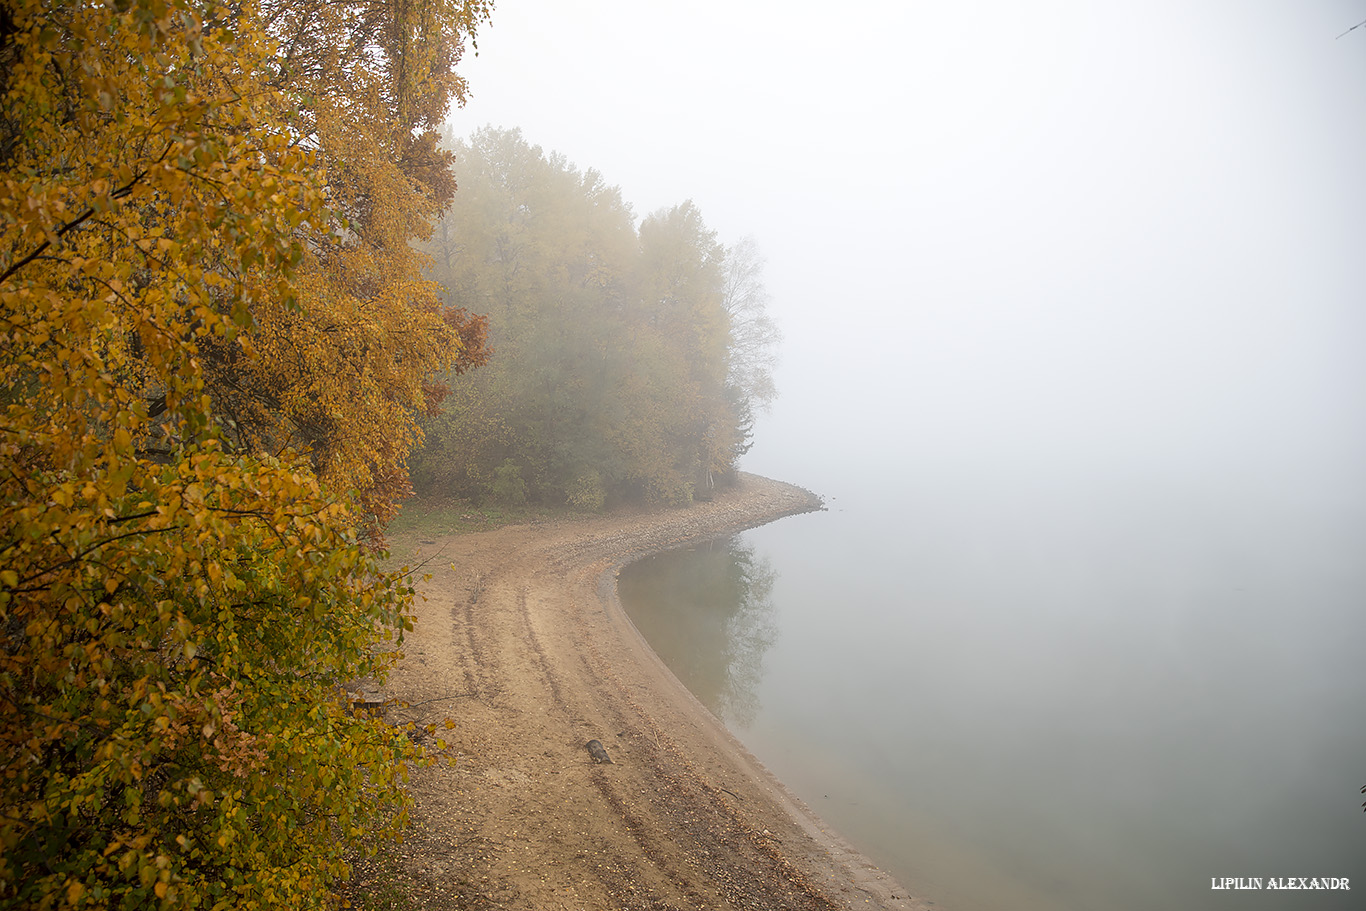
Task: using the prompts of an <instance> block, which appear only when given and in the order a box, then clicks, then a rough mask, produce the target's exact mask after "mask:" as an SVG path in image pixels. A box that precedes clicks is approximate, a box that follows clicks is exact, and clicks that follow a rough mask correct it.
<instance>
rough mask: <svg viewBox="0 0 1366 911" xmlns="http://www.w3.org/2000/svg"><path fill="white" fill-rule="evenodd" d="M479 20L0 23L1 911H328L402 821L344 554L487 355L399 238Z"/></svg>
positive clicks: (347, 14) (413, 12)
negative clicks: (454, 387)
mask: <svg viewBox="0 0 1366 911" xmlns="http://www.w3.org/2000/svg"><path fill="white" fill-rule="evenodd" d="M484 11H486V10H485V8H484V7H482V6H479V5H477V4H464V5H460V6H452V5H449V4H440V3H430V4H423V3H409V4H403V3H399V4H370V5H365V4H361V5H348V6H346V7H345V9H344V11H341V12H337V10H336V9H332V10H331V12H330V13H329V12H328V11H327V10H324V9H323V5H319V6H318V7H317V8H313V9H311V10H309V9H307V8H305V7H302V6H298V5H296V6H293V7H286V5H284V4H279V5H278V6H277V7H274V8H272V7H270V6H269V5H264V6H263V5H258V4H256V3H254V2H248V3H235V4H232V5H218V4H215V3H213V2H195V0H129V2H120V3H110V4H104V3H85V4H64V3H58V2H44V0H5V2H4V4H3V7H0V94H2V97H3V101H2V102H0V105H2V106H0V168H2V169H3V177H4V179H3V181H0V378H2V379H0V408H3V418H0V469H2V470H0V632H2V634H3V640H0V645H2V647H0V767H3V776H0V904H3V905H4V906H6V907H45V908H77V907H110V908H114V907H117V908H149V907H158V908H167V909H170V908H225V909H226V908H252V907H264V906H272V907H274V906H282V907H291V908H293V907H319V906H324V905H326V904H328V903H329V900H330V894H331V893H330V885H331V884H332V883H333V882H335V881H336V880H337V879H338V878H339V877H342V876H344V875H345V873H346V856H347V853H348V852H349V851H351V850H353V849H355V848H356V846H357V845H359V844H360V843H362V842H363V841H364V840H366V839H367V838H368V837H369V836H371V835H372V834H380V835H382V834H384V833H386V832H393V831H394V830H395V829H396V828H397V827H398V826H399V825H400V824H401V823H402V822H403V819H404V817H405V814H406V802H407V798H406V796H405V794H404V792H403V790H402V787H401V784H402V779H403V776H404V774H405V768H406V765H407V764H408V763H410V762H412V761H414V760H415V759H416V758H417V753H416V751H415V749H414V748H413V747H412V745H411V743H410V742H409V740H408V739H407V738H406V737H405V736H402V734H401V732H398V731H395V730H393V729H391V728H389V727H387V726H385V725H384V724H383V723H382V722H380V721H379V720H377V719H371V718H366V717H364V715H356V714H352V713H351V712H349V711H347V708H346V705H345V702H344V700H343V699H342V698H340V695H339V692H338V689H337V686H338V684H339V683H341V682H344V681H347V680H352V679H356V678H360V677H366V676H376V675H382V674H383V672H384V669H385V667H386V666H387V664H388V662H389V660H390V658H389V656H390V655H391V654H392V649H393V647H394V646H393V643H394V641H395V640H396V639H397V638H398V637H400V636H401V634H402V631H403V630H404V629H405V627H406V626H407V625H408V624H409V622H410V621H409V619H408V614H407V610H408V606H409V604H410V598H411V591H410V589H409V587H408V583H407V581H406V580H405V577H403V576H402V575H399V574H395V573H388V572H385V571H383V570H382V569H381V568H380V567H379V564H378V563H377V562H376V558H375V556H374V555H373V554H372V553H371V551H370V550H368V549H367V548H365V547H363V546H362V542H361V538H360V529H362V528H363V527H364V526H366V525H367V524H371V525H372V524H374V522H375V521H376V518H382V514H383V512H384V511H385V509H386V508H387V507H386V506H385V503H386V502H387V501H388V500H389V499H390V498H391V497H392V495H393V493H392V492H393V491H394V490H397V489H401V487H402V479H401V468H402V464H403V458H404V456H405V455H406V452H405V446H406V445H408V444H409V443H410V442H411V441H412V440H413V439H415V430H414V427H415V423H414V411H415V410H416V409H418V408H420V407H423V406H425V405H429V404H432V403H434V401H435V400H436V399H437V398H438V397H439V394H440V392H439V390H437V389H435V388H430V389H429V388H427V387H424V385H423V384H424V381H425V379H426V374H427V373H428V372H429V371H430V370H432V369H433V368H440V367H443V366H444V367H445V369H447V370H448V371H458V370H461V369H464V368H465V367H467V366H470V365H471V364H472V363H474V362H475V361H477V360H478V359H479V357H480V355H479V351H480V349H481V345H482V341H481V332H482V325H481V324H479V322H478V321H477V320H472V319H470V318H469V317H467V316H465V315H463V314H460V313H458V312H450V311H448V310H447V309H446V308H443V307H441V306H439V304H438V302H437V298H436V296H435V295H434V294H433V293H432V289H431V287H430V286H426V285H424V284H423V283H422V281H421V279H420V276H419V275H418V272H417V270H418V268H419V265H420V264H419V262H418V260H416V259H415V258H414V257H413V256H412V254H411V253H410V252H409V251H408V250H407V247H406V238H407V237H410V236H413V235H421V234H422V233H423V230H424V227H423V226H424V218H425V216H426V214H429V213H431V212H434V211H435V210H436V209H437V208H439V206H440V205H441V204H442V202H443V201H444V200H445V199H446V198H448V196H449V190H450V184H449V179H448V178H443V177H442V175H441V173H440V171H441V167H442V165H443V163H444V158H443V156H442V155H441V154H440V153H439V152H437V151H436V150H435V146H434V143H433V142H432V141H431V140H430V137H428V138H424V133H423V132H422V129H423V125H424V124H427V123H430V122H431V121H432V119H433V118H434V117H436V114H435V111H436V108H437V107H438V106H439V104H440V103H442V98H443V97H444V98H446V99H449V98H450V97H452V95H451V93H452V92H454V91H456V89H458V83H456V82H454V81H453V79H452V76H451V73H450V65H451V64H452V63H453V62H454V60H455V59H458V49H459V47H458V40H457V39H459V37H460V36H462V35H464V34H466V33H467V32H468V30H469V29H471V28H472V27H473V25H474V23H475V22H476V21H477V20H478V18H479V16H480V15H482V13H483V12H484ZM295 12H297V13H299V14H300V15H299V16H292V13H295ZM305 12H311V13H316V14H317V15H316V16H312V15H309V16H304V15H303V13H305ZM332 13H335V15H336V16H337V17H338V18H337V19H336V20H335V21H334V20H328V21H329V22H330V23H331V24H332V25H333V26H335V28H336V29H338V31H331V32H328V33H327V34H326V36H321V35H315V36H314V37H315V38H316V40H313V39H310V40H311V42H312V43H309V41H305V40H304V38H305V37H306V36H307V35H309V34H311V33H308V32H307V29H308V28H311V27H314V26H316V25H317V23H318V22H319V21H320V17H321V18H326V15H331V14H332ZM347 29H349V30H350V31H349V32H347V31H346V30H347ZM344 33H345V34H349V35H351V36H352V37H353V38H354V41H353V43H351V44H339V43H337V41H338V38H339V36H342V35H343V34H344ZM291 35H297V36H300V37H299V38H298V41H297V42H296V43H294V44H291V43H290V41H289V39H290V36H291ZM433 36H435V37H433ZM400 58H401V59H400ZM381 75H383V76H384V77H386V78H387V77H394V78H393V79H392V81H390V82H385V83H383V84H381V82H382V80H381ZM348 80H349V81H348ZM442 86H444V87H445V88H444V89H443V88H442ZM443 91H444V92H445V95H444V96H443V94H442V92H443ZM405 232H406V233H405ZM366 415H369V416H370V420H371V422H372V423H371V424H370V425H366V424H365V421H364V420H363V419H362V418H364V417H365V416H366ZM348 491H356V492H358V493H359V494H360V495H361V497H362V499H361V500H359V501H358V500H356V499H355V498H353V497H351V496H349V495H348ZM358 503H359V504H360V506H359V508H358V506H357V504H358Z"/></svg>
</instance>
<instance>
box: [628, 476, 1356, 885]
mask: <svg viewBox="0 0 1366 911" xmlns="http://www.w3.org/2000/svg"><path fill="white" fill-rule="evenodd" d="M823 492H824V493H827V494H830V493H832V491H829V490H826V491H823ZM828 505H829V507H830V508H829V511H827V512H824V513H818V514H812V515H806V516H797V517H792V518H788V519H784V520H782V521H780V522H777V523H775V524H773V525H770V526H767V527H765V528H761V529H756V530H754V531H751V532H747V533H745V534H743V535H741V536H738V537H735V538H732V539H728V540H725V541H717V542H712V543H709V544H704V545H701V546H698V547H694V548H691V549H688V550H684V551H678V552H674V553H670V554H664V555H660V556H657V557H654V558H651V559H649V560H645V561H643V562H641V563H639V564H636V565H635V566H632V567H628V568H627V569H626V570H625V571H623V573H622V576H621V594H622V600H623V602H624V603H625V605H626V608H627V610H628V611H629V612H630V614H631V616H632V618H633V619H634V621H635V623H636V624H637V626H638V627H639V628H640V629H641V631H642V633H643V634H644V635H645V636H646V637H647V638H648V639H649V640H650V642H651V643H652V645H653V646H654V647H655V649H656V650H657V651H658V652H659V653H660V655H661V656H662V657H663V658H664V660H665V661H666V662H667V663H668V664H669V665H670V667H671V668H673V669H674V671H675V673H677V674H678V676H679V677H680V678H681V679H682V680H683V681H684V682H685V683H686V684H687V685H688V686H689V687H690V688H691V689H692V690H693V691H694V692H695V693H696V694H697V695H698V697H699V698H700V699H701V700H702V701H703V702H704V703H705V704H707V705H708V706H709V707H710V708H711V709H712V710H713V711H714V712H716V713H717V714H718V715H719V716H720V717H721V718H722V719H723V720H724V721H725V722H726V723H727V725H728V726H729V727H730V728H731V729H732V730H733V731H734V732H735V733H736V734H737V735H738V736H739V737H740V738H741V739H742V740H743V741H744V742H745V743H746V744H747V745H748V746H749V748H750V749H751V750H752V751H753V752H754V753H755V754H756V755H758V756H759V757H760V758H761V759H762V760H763V761H764V762H765V763H766V764H767V765H768V766H769V768H770V769H772V770H773V771H774V772H775V773H776V774H777V775H778V776H779V777H780V778H782V779H783V780H784V781H785V782H786V783H787V784H788V785H789V786H791V787H792V788H793V789H794V790H795V791H796V792H797V793H798V794H799V795H801V796H802V797H803V798H804V799H805V800H806V801H807V803H809V804H810V805H811V806H812V808H813V809H815V810H816V812H818V813H819V814H821V815H822V816H823V817H824V818H825V819H826V820H827V821H828V822H830V823H831V824H832V825H834V826H835V827H836V828H837V829H839V830H840V831H841V832H843V833H844V834H845V835H846V836H847V837H849V838H850V839H851V840H852V841H853V842H854V843H855V844H856V845H858V846H859V847H860V848H861V849H862V850H864V851H865V852H866V853H868V854H869V855H870V856H871V857H873V859H874V860H876V861H877V862H879V863H880V864H881V865H882V866H884V867H885V868H887V869H888V870H890V871H891V872H893V873H894V874H895V875H896V876H897V877H898V878H899V879H901V880H902V881H903V883H904V884H905V885H906V886H908V887H910V888H912V889H913V890H914V891H916V892H918V893H919V894H921V895H923V896H924V897H927V898H929V899H932V900H935V901H938V902H939V903H941V904H943V905H944V906H945V907H947V908H949V909H951V911H987V909H991V911H1006V909H1010V911H1030V909H1039V911H1043V909H1077V911H1105V909H1115V911H1130V909H1134V911H1137V909H1152V908H1179V909H1196V911H1198V909H1263V908H1266V909H1301V908H1303V909H1346V908H1361V907H1366V814H1363V813H1362V808H1361V803H1362V800H1363V797H1362V795H1361V793H1360V789H1361V786H1362V785H1363V784H1366V713H1363V711H1362V710H1363V707H1366V661H1363V660H1362V657H1361V655H1362V650H1363V648H1366V610H1363V607H1364V606H1366V605H1363V594H1364V593H1366V510H1363V509H1362V508H1361V503H1360V499H1359V498H1354V499H1353V502H1352V503H1350V504H1344V503H1340V502H1334V501H1333V500H1332V499H1331V498H1321V499H1320V500H1318V501H1315V502H1309V501H1307V500H1306V501H1295V500H1294V499H1293V498H1288V497H1283V498H1281V499H1279V500H1276V501H1275V502H1271V501H1269V499H1262V498H1259V497H1256V496H1247V495H1240V496H1232V495H1229V496H1225V497H1223V498H1220V497H1218V496H1216V495H1213V494H1209V493H1192V492H1190V491H1181V490H1172V489H1169V490H1154V489H1147V490H1145V491H1144V493H1143V494H1142V495H1139V494H1137V493H1127V492H1126V490H1125V488H1124V486H1123V485H1108V486H1107V485H1099V484H1098V485H1094V486H1093V487H1092V488H1090V489H1083V488H1081V487H1079V486H1076V485H1072V486H1065V487H1060V488H1055V489H1039V488H1030V487H1029V486H1028V485H1019V484H1016V485H1010V486H1006V485H1002V486H1001V487H1000V488H998V489H994V490H987V489H982V488H981V486H980V485H967V484H959V485H958V486H957V487H956V488H955V487H949V488H944V487H942V486H941V487H937V488H933V489H932V488H930V487H929V486H926V487H925V488H923V489H917V488H915V487H910V488H908V489H905V490H902V491H899V492H896V493H893V494H888V493H887V492H885V491H880V492H876V493H872V492H870V493H868V494H866V495H861V494H859V493H857V492H855V491H853V490H849V491H842V492H840V493H839V494H837V495H836V497H835V498H834V499H832V500H831V501H830V502H829V504H828ZM1273 876H1277V877H1285V876H1293V877H1312V876H1319V877H1323V876H1333V877H1349V878H1350V879H1351V881H1352V884H1353V886H1354V888H1353V890H1352V891H1350V892H1345V893H1344V892H1275V891H1259V892H1253V891H1213V890H1211V888H1210V885H1211V883H1210V880H1211V878H1212V877H1221V878H1222V877H1244V878H1246V877H1262V878H1268V877H1273Z"/></svg>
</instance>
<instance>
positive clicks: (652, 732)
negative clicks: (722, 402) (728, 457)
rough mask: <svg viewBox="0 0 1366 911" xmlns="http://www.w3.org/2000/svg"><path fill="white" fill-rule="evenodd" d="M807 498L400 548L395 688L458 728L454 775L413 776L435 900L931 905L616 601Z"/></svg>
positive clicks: (430, 897) (579, 522)
mask: <svg viewBox="0 0 1366 911" xmlns="http://www.w3.org/2000/svg"><path fill="white" fill-rule="evenodd" d="M820 508H821V501H820V498H819V497H816V496H815V495H814V494H812V493H810V492H809V491H805V490H802V489H801V488H798V487H795V486H793V485H789V484H783V483H781V482H778V481H772V480H769V479H766V478H760V477H757V476H754V475H742V476H741V480H740V483H739V484H738V485H737V486H736V487H735V488H731V489H727V490H724V491H721V492H719V493H718V496H717V498H716V499H715V500H713V501H711V502H706V503H699V504H696V505H694V506H692V507H690V508H686V509H673V510H661V511H630V512H618V513H613V514H611V515H606V516H596V517H589V518H585V519H574V520H557V521H552V522H545V523H539V524H532V525H524V526H512V527H507V528H502V529H498V530H496V531H492V532H485V533H479V534H471V535H459V536H450V537H446V538H440V539H431V540H429V541H428V542H426V543H421V542H417V541H412V542H399V541H396V542H395V548H394V550H395V555H396V556H397V557H399V558H401V559H411V558H412V557H414V556H416V557H418V558H419V559H421V558H423V557H429V556H432V555H433V554H434V553H439V555H440V556H439V558H438V559H437V560H434V561H433V565H436V566H437V568H436V569H435V570H431V572H432V575H431V578H430V579H429V580H427V581H426V582H424V583H421V584H420V585H419V591H420V592H421V593H422V594H423V595H424V596H425V598H426V600H425V601H423V602H422V603H420V604H419V605H418V608H417V617H416V628H415V630H414V632H413V633H412V634H411V636H410V638H409V640H408V642H407V643H406V645H405V649H404V651H405V653H406V658H405V660H404V662H403V663H402V664H401V665H400V668H399V670H398V672H397V673H396V674H395V676H394V679H393V681H392V683H391V686H390V687H389V689H390V690H391V692H392V694H393V695H397V696H399V697H401V698H403V699H405V700H407V701H408V702H409V703H410V704H412V705H413V706H414V708H413V709H411V710H409V714H410V715H411V716H412V720H414V721H418V722H422V723H428V722H430V721H434V720H439V713H444V714H445V715H448V716H449V717H450V718H451V720H452V721H454V723H455V727H454V729H452V730H451V731H449V732H447V734H446V737H447V739H448V741H450V744H449V749H448V753H449V754H450V755H451V756H452V757H453V758H454V759H455V765H454V767H450V766H445V767H439V768H435V769H430V770H423V771H421V772H419V773H418V774H417V775H416V776H415V779H414V792H415V794H416V795H417V798H418V806H417V810H416V814H415V815H416V819H417V823H418V825H417V826H415V827H414V835H413V837H412V838H411V839H410V841H409V842H408V843H407V844H406V845H405V848H404V851H403V854H404V858H405V860H404V866H405V868H406V869H407V872H408V875H409V876H410V877H412V878H413V880H414V881H416V882H417V883H418V884H419V885H420V886H421V887H422V888H421V892H422V893H423V895H424V897H425V899H426V902H427V904H428V906H430V907H451V908H525V909H532V908H568V909H578V908H583V909H589V908H622V909H627V908H630V909H635V908H639V909H662V908H678V909H692V908H763V909H778V908H792V909H832V908H854V907H857V908H870V907H877V908H888V909H925V908H929V907H933V906H929V905H927V904H925V903H924V902H921V901H918V900H915V899H912V898H910V897H909V896H908V895H907V893H906V891H905V890H904V889H902V888H901V887H900V886H899V885H898V884H897V883H895V882H894V881H893V880H892V879H891V878H890V877H889V876H887V875H886V874H885V873H883V872H882V871H880V870H878V869H877V868H876V867H875V866H874V865H873V864H872V863H871V862H869V861H868V860H867V859H866V858H864V857H863V856H862V855H860V854H858V852H857V851H855V850H854V849H853V848H852V847H850V846H849V845H848V844H847V843H846V842H844V841H843V840H842V839H840V838H839V837H838V836H837V835H835V834H833V833H832V832H830V830H829V828H828V827H827V826H825V825H824V823H822V822H821V820H820V819H819V818H818V817H816V816H815V814H814V813H812V812H811V811H810V809H809V808H808V807H806V806H805V805H804V804H803V803H802V802H801V801H800V800H798V799H797V798H796V797H795V796H794V795H792V794H791V793H790V792H789V791H788V790H787V789H786V788H785V787H784V786H783V785H782V783H781V782H779V781H778V780H777V779H776V778H774V777H773V776H772V775H771V774H770V773H769V772H768V771H767V770H766V769H765V768H764V767H763V765H762V764H761V763H760V762H759V761H758V760H757V759H755V758H754V757H753V756H752V755H750V754H749V752H748V751H747V750H746V749H745V748H744V747H743V746H742V745H741V744H740V743H739V741H737V740H736V739H735V738H734V737H733V736H732V735H731V734H730V733H729V732H728V731H727V730H726V729H725V728H724V726H723V725H721V723H720V722H719V721H718V720H717V719H716V718H715V717H714V716H712V715H711V713H710V712H708V711H707V710H706V709H705V708H704V707H703V706H702V705H701V704H700V703H699V702H698V701H697V700H696V699H695V698H694V697H693V696H692V694H691V693H689V692H688V691H687V690H686V688H684V687H683V685H682V684H681V683H680V682H679V681H678V680H677V678H675V677H674V676H673V674H672V673H671V672H670V671H669V670H668V669H667V668H666V667H664V665H663V663H662V661H660V659H659V658H658V657H657V656H656V655H655V654H654V652H653V651H652V650H651V649H650V648H649V647H648V645H646V643H645V641H644V639H643V638H642V637H641V636H640V634H639V633H638V632H637V631H636V629H635V627H634V625H633V624H632V623H631V621H630V619H629V618H628V617H627V616H626V614H625V612H624V611H623V610H622V608H621V605H620V602H619V600H618V599H617V593H616V573H617V571H618V570H619V569H620V567H621V566H623V565H625V564H626V563H629V562H631V561H633V560H636V559H639V558H641V557H643V556H645V555H647V554H650V553H654V552H658V551H661V550H667V549H670V548H673V547H677V546H679V545H681V544H684V543H687V542H689V541H695V540H702V539H705V538H709V537H716V536H719V535H723V534H727V533H733V532H737V531H741V530H744V529H746V528H751V527H755V526H757V525H762V524H766V523H767V522H770V521H774V520H775V519H778V518H781V517H784V516H789V515H793V514H796V513H801V512H809V511H812V510H816V509H820ZM405 546H406V547H408V548H410V552H409V553H404V552H403V549H404V547H405ZM420 703H421V704H420ZM590 740H598V741H600V742H601V743H602V744H603V745H604V747H605V749H606V750H607V752H608V754H609V756H610V758H611V760H612V761H611V763H610V764H599V763H595V762H594V761H593V759H592V757H591V756H590V755H589V753H588V751H587V750H586V749H585V745H586V744H587V743H588V741H590Z"/></svg>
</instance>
